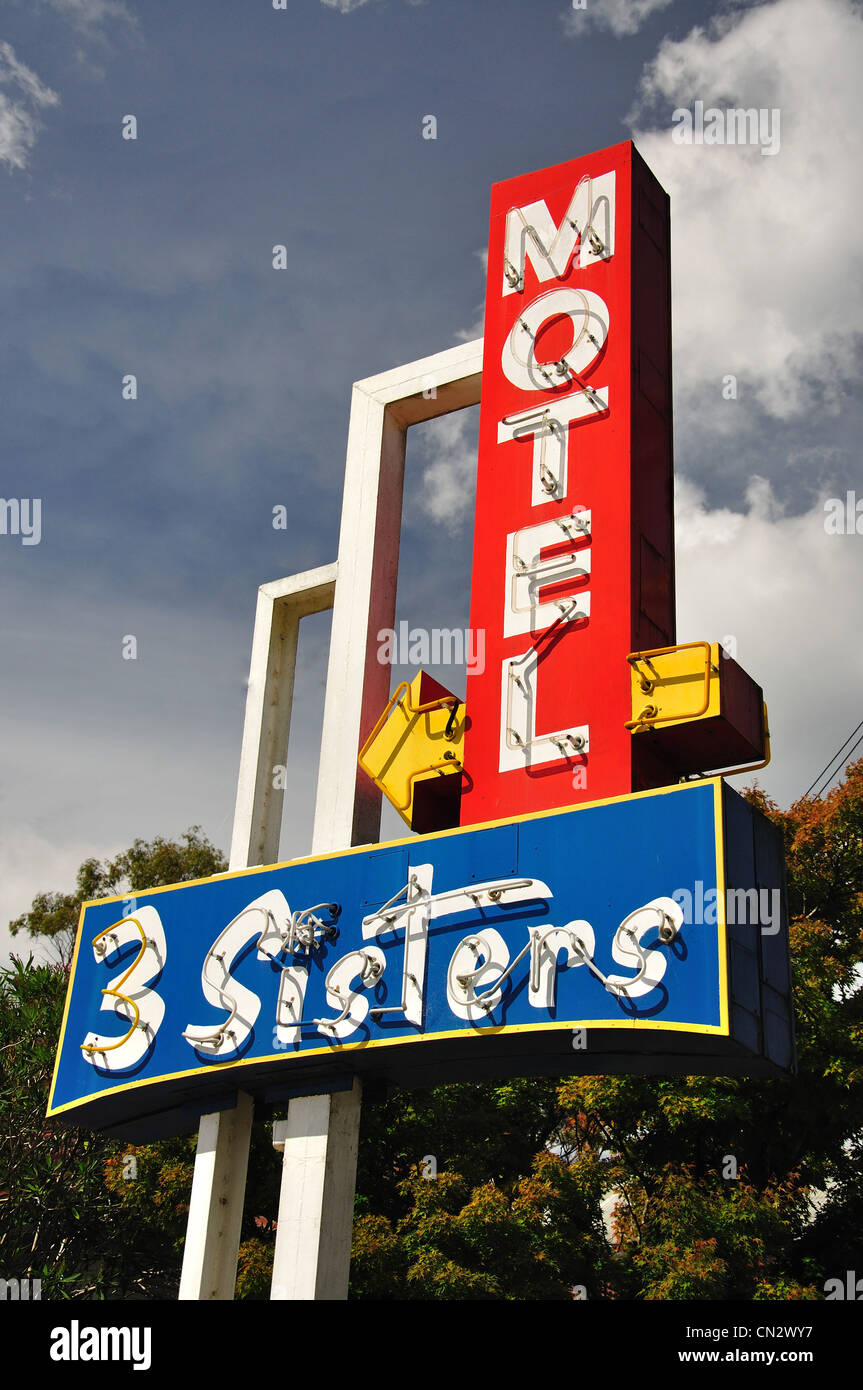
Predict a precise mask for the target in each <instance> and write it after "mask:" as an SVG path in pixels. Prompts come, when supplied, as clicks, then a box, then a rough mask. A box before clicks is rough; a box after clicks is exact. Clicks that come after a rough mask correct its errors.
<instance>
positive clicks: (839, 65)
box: [634, 0, 863, 420]
mask: <svg viewBox="0 0 863 1390" xmlns="http://www.w3.org/2000/svg"><path fill="white" fill-rule="evenodd" d="M861 72H863V14H861V11H860V9H859V8H858V7H857V5H856V4H853V3H851V0H775V2H774V3H771V4H765V5H760V6H758V7H756V8H754V9H749V10H746V11H745V12H743V13H740V12H736V13H734V14H732V15H725V16H723V17H721V18H720V19H717V20H714V21H713V22H712V23H711V25H710V26H709V28H708V29H707V30H705V29H703V28H700V27H699V28H695V29H693V30H692V31H691V33H690V34H688V35H687V37H686V38H684V39H682V40H680V41H672V40H670V39H666V40H664V41H663V43H662V44H661V45H660V47H659V50H658V52H657V54H656V57H655V58H654V59H653V61H652V62H651V63H650V64H649V65H648V67H647V69H646V71H645V74H644V77H643V82H642V95H641V104H640V108H639V109H638V110H637V111H636V113H635V115H634V119H635V120H641V121H642V122H643V128H641V129H636V130H635V133H634V138H635V140H636V142H637V145H638V148H639V150H640V151H641V153H642V154H643V155H644V157H645V159H646V160H647V163H648V164H649V165H650V167H651V169H652V170H653V171H654V173H655V174H656V175H657V177H658V178H659V180H660V182H661V183H662V184H663V186H664V187H665V188H666V189H667V191H668V192H669V193H670V195H671V199H672V245H673V277H674V334H675V348H676V355H675V373H676V383H675V384H676V388H677V391H678V395H679V398H680V402H681V404H682V405H683V408H684V410H685V409H686V408H687V405H688V406H689V407H690V408H692V406H693V400H692V394H691V393H693V392H695V391H697V390H699V389H702V390H703V389H704V388H710V392H711V399H712V400H713V401H714V402H715V404H716V411H717V414H719V413H720V412H721V410H722V406H721V383H722V377H723V376H724V375H725V374H727V373H733V374H734V375H736V376H738V377H739V379H740V381H741V383H742V384H743V383H745V384H746V385H748V386H749V388H750V389H751V390H752V392H753V393H754V395H755V396H756V398H757V400H758V402H759V404H760V405H761V406H762V407H763V408H764V409H765V410H767V411H768V412H769V413H770V414H772V415H773V416H775V417H779V418H790V417H793V416H795V415H799V414H802V413H804V412H813V411H814V410H816V409H818V408H828V409H829V408H836V407H837V406H838V404H839V402H840V401H841V399H842V396H843V392H844V389H845V387H846V385H847V384H848V383H849V382H851V381H852V380H856V377H857V374H858V370H857V367H856V365H855V362H854V355H855V353H856V352H857V350H858V348H859V346H860V343H861V337H860V334H861V317H860V311H859V297H858V295H857V293H856V288H857V287H858V286H859V285H860V283H861V281H863V240H861V238H860V233H859V226H860V219H861V215H863V185H861V183H860V180H859V177H858V170H859V159H860V150H859V122H858V120H857V117H856V112H857V109H858V93H859V86H860V73H861ZM695 101H702V102H703V103H704V106H705V109H707V108H709V107H711V106H714V107H719V108H720V109H727V108H729V107H738V108H739V107H743V108H751V107H755V108H758V109H760V108H765V109H767V110H769V111H773V110H774V109H775V110H778V111H779V113H780V118H781V124H780V131H781V139H780V142H779V149H778V151H777V152H776V153H775V154H774V155H771V156H768V157H765V156H764V155H762V153H761V150H760V148H759V146H758V145H718V144H717V145H705V144H695V143H693V144H689V145H686V144H675V143H674V142H673V141H672V135H671V132H672V113H673V111H674V110H675V109H676V108H687V109H691V108H692V107H693V104H694V102H695ZM647 111H650V112H651V113H653V114H652V116H651V118H650V119H652V120H654V121H656V122H658V124H654V125H653V126H652V127H651V125H650V123H649V119H647V118H646V116H645V113H646V112H647ZM701 409H702V405H701V404H700V405H699V410H701ZM725 418H726V420H727V418H728V416H727V412H726V417H725Z"/></svg>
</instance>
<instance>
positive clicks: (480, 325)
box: [454, 246, 488, 343]
mask: <svg viewBox="0 0 863 1390" xmlns="http://www.w3.org/2000/svg"><path fill="white" fill-rule="evenodd" d="M473 254H474V255H475V256H476V258H477V260H478V261H479V263H480V265H481V266H482V284H483V289H485V282H486V278H487V276H488V247H487V246H483V247H481V248H480V250H479V251H474V253H473ZM484 332H485V307H484V305H483V304H482V303H480V304H479V306H478V308H477V318H475V319H474V321H473V323H472V324H471V325H470V327H469V328H460V329H459V330H458V332H457V333H456V334H455V335H454V336H455V337H456V338H457V339H458V341H459V342H460V343H472V342H473V341H474V340H475V339H476V338H481V337H482V335H483V333H484Z"/></svg>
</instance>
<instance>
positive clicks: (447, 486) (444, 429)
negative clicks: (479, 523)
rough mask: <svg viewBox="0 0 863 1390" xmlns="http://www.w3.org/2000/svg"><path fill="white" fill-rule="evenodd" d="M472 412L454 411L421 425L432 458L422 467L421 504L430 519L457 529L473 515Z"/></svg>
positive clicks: (424, 440)
mask: <svg viewBox="0 0 863 1390" xmlns="http://www.w3.org/2000/svg"><path fill="white" fill-rule="evenodd" d="M472 428H475V424H474V419H473V412H465V411H462V410H458V411H454V412H453V414H452V415H441V416H440V417H439V418H438V419H436V420H430V421H429V422H428V424H427V425H424V426H423V435H422V438H423V446H424V448H425V449H426V450H427V451H428V452H430V453H431V454H432V461H431V463H429V464H428V465H427V466H426V467H425V468H424V470H423V492H422V500H421V505H422V509H423V511H424V512H425V514H426V515H427V516H428V517H430V518H431V520H432V521H436V522H438V523H439V524H440V525H442V526H444V527H445V528H446V529H447V530H448V531H457V530H459V529H460V528H461V527H462V526H466V525H468V524H469V523H470V522H471V521H472V519H473V498H474V494H475V491H476V440H475V438H473V439H472V438H471V429H472Z"/></svg>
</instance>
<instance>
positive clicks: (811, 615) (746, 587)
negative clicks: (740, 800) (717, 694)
mask: <svg viewBox="0 0 863 1390" xmlns="http://www.w3.org/2000/svg"><path fill="white" fill-rule="evenodd" d="M829 495H830V494H829V493H828V494H825V496H824V497H823V498H821V499H820V500H819V501H818V502H817V503H816V504H815V505H814V506H813V507H812V508H811V510H810V511H808V512H806V513H805V514H804V515H798V516H787V515H785V514H784V513H783V511H782V509H781V508H780V507H779V506H778V504H777V502H776V499H775V497H774V495H773V492H772V489H771V487H770V484H769V483H767V482H766V481H765V480H764V479H763V478H753V479H752V481H751V482H750V485H749V488H748V490H747V493H746V504H745V508H744V510H742V511H740V512H735V511H731V510H728V509H719V510H710V509H709V508H708V507H707V505H706V502H705V498H704V494H703V492H701V491H700V489H698V488H697V487H696V486H695V485H694V484H693V483H691V482H690V481H689V480H688V479H686V478H682V477H678V483H677V489H676V500H675V526H676V533H677V608H678V625H677V640H678V641H679V642H688V641H695V640H697V639H699V638H706V639H708V640H709V641H713V642H716V641H722V640H723V639H724V638H726V637H733V638H734V639H735V644H736V659H737V660H738V661H739V663H740V665H741V666H743V668H744V669H745V670H746V671H748V672H749V674H750V675H751V676H752V677H753V679H754V680H756V681H757V682H758V684H759V685H760V686H761V687H762V689H763V691H764V698H765V700H766V702H767V707H768V710H769V712H770V728H771V735H772V751H773V757H774V760H775V761H774V762H773V763H772V764H771V765H770V766H769V767H767V768H765V769H764V771H763V772H759V773H758V774H756V775H757V779H758V781H759V782H760V783H761V785H762V786H764V787H765V788H766V789H767V791H768V792H769V793H770V794H771V795H772V796H774V797H775V798H776V799H777V800H778V801H779V803H780V804H781V805H788V804H790V803H791V801H793V800H794V799H795V798H796V797H798V796H801V795H802V793H803V792H804V791H805V790H806V788H807V787H808V786H809V784H810V783H811V782H812V780H813V778H814V777H815V776H816V774H817V773H818V771H819V769H820V768H821V767H823V766H824V764H825V763H826V762H827V760H828V758H829V757H830V756H831V754H833V753H834V752H835V751H836V749H837V748H839V747H840V745H841V744H842V741H843V740H844V739H845V738H846V736H847V735H848V734H849V733H850V731H851V730H852V729H853V728H854V726H855V724H856V723H857V722H858V720H859V718H860V708H859V706H860V690H861V687H863V649H861V648H860V645H859V643H857V642H856V640H855V635H854V634H855V619H854V617H853V610H852V596H854V595H857V594H859V593H860V592H861V589H863V537H860V536H857V535H839V536H834V535H828V534H827V533H826V531H825V529H824V522H825V518H826V513H825V510H824V504H825V502H826V501H827V497H828V496H829ZM732 654H734V653H732ZM742 780H743V781H744V782H749V781H751V780H752V777H751V776H750V777H745V778H744V779H742Z"/></svg>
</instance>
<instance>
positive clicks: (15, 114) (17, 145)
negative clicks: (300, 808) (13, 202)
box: [0, 43, 60, 169]
mask: <svg viewBox="0 0 863 1390" xmlns="http://www.w3.org/2000/svg"><path fill="white" fill-rule="evenodd" d="M4 87H6V88H14V89H17V92H16V95H14V96H9V95H8V94H7V92H5V91H3V90H2V89H3V88H4ZM59 100H60V98H59V97H58V95H57V93H56V92H54V91H52V90H51V88H50V87H46V86H45V84H44V82H41V81H40V80H39V78H38V77H37V76H36V74H35V72H33V71H32V69H31V68H28V67H27V66H26V65H25V64H24V63H22V62H20V61H19V60H18V58H16V56H15V50H14V49H13V47H12V45H11V44H9V43H0V161H2V163H4V164H6V165H7V166H8V168H10V169H25V168H26V167H27V164H28V161H29V159H30V152H31V150H32V149H33V146H34V145H35V143H36V137H37V136H38V134H39V131H40V129H41V127H42V122H41V121H40V120H39V117H38V115H37V112H38V111H39V110H41V109H42V108H44V107H46V106H56V105H57V103H58V102H59Z"/></svg>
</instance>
